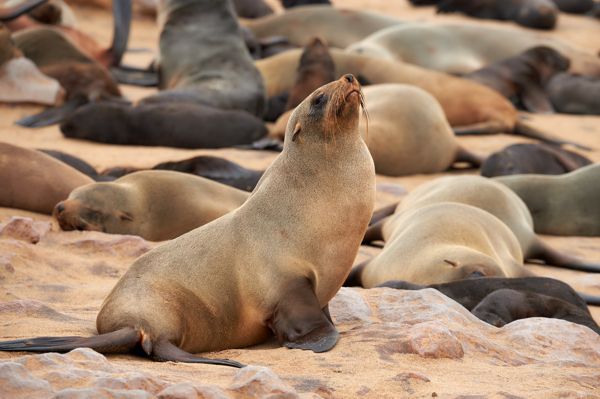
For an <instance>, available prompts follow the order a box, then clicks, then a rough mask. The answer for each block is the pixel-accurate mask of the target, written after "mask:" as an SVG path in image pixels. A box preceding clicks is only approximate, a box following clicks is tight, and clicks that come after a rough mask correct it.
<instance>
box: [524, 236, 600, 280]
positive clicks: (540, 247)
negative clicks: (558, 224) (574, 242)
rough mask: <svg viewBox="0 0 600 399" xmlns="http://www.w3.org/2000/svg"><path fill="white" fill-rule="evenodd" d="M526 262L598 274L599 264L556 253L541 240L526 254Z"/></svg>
mask: <svg viewBox="0 0 600 399" xmlns="http://www.w3.org/2000/svg"><path fill="white" fill-rule="evenodd" d="M526 259H527V260H533V259H539V260H542V261H544V263H545V264H546V265H549V266H556V267H561V268H564V269H572V270H579V271H582V272H588V273H600V264H597V263H587V262H584V261H582V260H581V259H579V258H577V257H575V256H571V255H567V254H563V253H561V252H558V251H557V250H555V249H554V248H552V247H550V246H548V245H547V244H545V243H544V242H542V241H541V240H539V239H538V240H537V241H536V242H535V244H533V245H532V247H531V249H530V250H529V251H528V253H527V254H526Z"/></svg>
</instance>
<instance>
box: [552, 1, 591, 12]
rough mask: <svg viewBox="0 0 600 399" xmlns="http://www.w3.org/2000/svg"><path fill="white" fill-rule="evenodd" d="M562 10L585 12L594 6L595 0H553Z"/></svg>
mask: <svg viewBox="0 0 600 399" xmlns="http://www.w3.org/2000/svg"><path fill="white" fill-rule="evenodd" d="M552 1H553V2H554V4H556V6H557V7H558V9H559V10H561V11H562V12H568V13H571V14H585V13H586V12H589V11H590V10H592V9H593V8H594V0H552Z"/></svg>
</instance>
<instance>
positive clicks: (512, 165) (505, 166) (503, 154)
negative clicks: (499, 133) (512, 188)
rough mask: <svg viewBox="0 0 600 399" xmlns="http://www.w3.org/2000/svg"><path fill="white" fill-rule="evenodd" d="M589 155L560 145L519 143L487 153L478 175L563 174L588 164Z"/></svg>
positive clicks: (589, 162)
mask: <svg viewBox="0 0 600 399" xmlns="http://www.w3.org/2000/svg"><path fill="white" fill-rule="evenodd" d="M591 163H592V161H590V160H589V159H588V158H586V157H584V156H583V155H580V154H577V153H576V152H573V151H569V150H565V149H564V148H561V147H556V146H551V145H546V144H531V143H519V144H513V145H509V146H508V147H505V148H503V149H502V150H501V151H498V152H495V153H493V154H491V155H489V156H488V157H487V158H486V160H485V161H484V162H483V164H482V165H481V172H480V173H481V176H485V177H494V176H506V175H520V174H529V173H536V174H542V175H562V174H563V173H568V172H572V171H574V170H575V169H579V168H581V167H583V166H586V165H589V164H591Z"/></svg>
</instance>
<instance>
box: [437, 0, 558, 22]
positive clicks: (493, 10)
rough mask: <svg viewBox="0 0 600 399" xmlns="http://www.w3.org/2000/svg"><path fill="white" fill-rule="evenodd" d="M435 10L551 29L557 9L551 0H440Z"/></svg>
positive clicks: (556, 15)
mask: <svg viewBox="0 0 600 399" xmlns="http://www.w3.org/2000/svg"><path fill="white" fill-rule="evenodd" d="M437 12H438V13H450V12H462V13H464V14H466V15H469V16H471V17H475V18H483V19H499V20H503V21H505V20H509V21H514V22H516V23H518V24H519V25H523V26H527V27H529V28H536V29H553V28H554V26H555V25H556V21H557V20H558V9H557V8H556V6H555V5H554V3H553V2H552V1H551V0H442V1H440V2H438V3H437Z"/></svg>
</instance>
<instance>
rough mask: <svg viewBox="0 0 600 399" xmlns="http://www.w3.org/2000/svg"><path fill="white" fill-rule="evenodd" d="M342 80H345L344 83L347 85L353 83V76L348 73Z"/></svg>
mask: <svg viewBox="0 0 600 399" xmlns="http://www.w3.org/2000/svg"><path fill="white" fill-rule="evenodd" d="M344 79H346V82H348V83H353V82H354V76H353V75H352V74H350V73H347V74H346V75H344Z"/></svg>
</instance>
